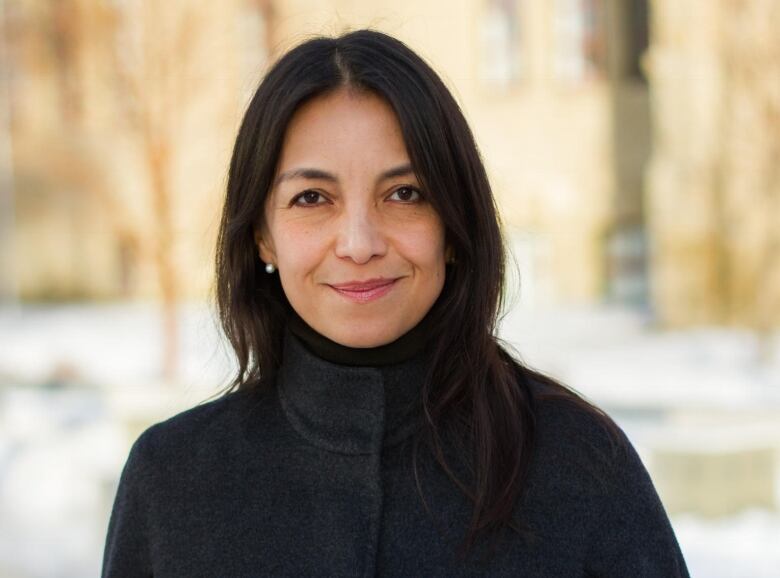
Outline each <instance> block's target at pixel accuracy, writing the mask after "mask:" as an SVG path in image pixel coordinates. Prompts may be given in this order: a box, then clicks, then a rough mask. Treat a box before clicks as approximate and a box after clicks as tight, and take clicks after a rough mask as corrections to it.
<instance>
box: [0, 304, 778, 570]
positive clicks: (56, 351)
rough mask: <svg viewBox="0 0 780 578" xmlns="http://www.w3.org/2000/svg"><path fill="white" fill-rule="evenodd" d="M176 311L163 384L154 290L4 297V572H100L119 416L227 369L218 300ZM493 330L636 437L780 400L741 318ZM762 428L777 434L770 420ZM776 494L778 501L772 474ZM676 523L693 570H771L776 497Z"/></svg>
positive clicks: (206, 384)
mask: <svg viewBox="0 0 780 578" xmlns="http://www.w3.org/2000/svg"><path fill="white" fill-rule="evenodd" d="M180 312H181V332H180V336H181V346H182V360H181V366H180V369H181V372H180V385H179V386H178V387H176V388H170V387H167V388H166V387H165V386H164V385H162V383H161V380H160V378H159V370H158V368H159V366H160V358H159V352H160V351H161V346H160V344H161V336H160V326H161V323H160V320H159V316H158V309H157V307H156V306H154V305H144V304H133V305H125V304H119V305H103V306H96V305H73V306H58V307H35V308H22V309H10V308H7V309H0V576H3V577H8V578H37V577H50V576H58V577H64V578H70V577H73V578H75V577H82V576H90V575H97V574H98V573H99V566H100V558H101V555H102V545H103V540H104V536H105V530H106V525H107V523H108V513H109V511H110V507H111V503H112V501H113V495H114V492H115V489H116V482H117V478H118V474H119V471H120V469H121V467H122V464H123V463H124V459H125V458H126V456H127V451H128V449H129V445H130V443H131V442H132V441H133V437H134V435H137V432H136V431H133V430H132V429H128V423H129V421H132V420H136V421H138V420H140V423H142V422H143V421H144V419H146V420H147V421H152V420H156V419H158V418H160V419H161V418H162V417H166V416H167V415H172V414H173V413H176V412H177V411H179V410H181V409H185V408H186V407H190V406H192V405H195V404H196V403H198V402H200V401H202V400H205V399H206V398H208V397H209V396H211V395H213V394H215V393H216V392H217V390H218V388H219V387H220V386H223V385H224V384H225V383H226V380H227V379H228V377H229V376H230V372H231V370H232V362H231V360H230V356H229V355H228V353H227V351H228V350H227V348H226V346H225V345H224V344H223V343H222V342H221V341H220V339H219V333H218V331H217V329H216V325H215V322H214V318H213V315H212V314H211V313H210V312H209V311H208V310H207V309H206V308H205V307H199V306H194V305H192V306H182V307H181V308H180ZM501 334H502V336H503V337H504V338H505V339H506V340H508V341H509V342H510V343H512V344H514V346H515V348H516V350H517V352H518V353H519V355H520V356H521V358H522V359H523V360H524V361H525V362H526V363H528V364H530V365H532V366H533V367H535V368H538V369H541V370H543V371H545V372H547V373H550V374H552V375H554V376H555V377H558V378H559V379H562V380H563V381H564V382H566V383H567V384H568V385H570V386H573V387H574V388H575V389H577V390H578V391H580V392H582V393H583V394H585V395H586V396H587V397H589V398H590V399H592V400H593V401H596V402H597V403H599V404H600V405H602V406H603V407H605V408H615V411H616V413H615V416H616V419H618V422H619V423H620V424H621V426H623V427H624V429H625V431H626V432H627V433H628V435H629V437H631V439H632V441H633V442H635V443H636V444H637V446H638V447H640V449H641V442H643V440H644V436H645V434H646V431H647V428H648V427H650V426H648V424H651V425H652V427H653V428H656V429H658V427H659V423H660V422H657V420H656V422H657V423H656V422H652V419H651V420H649V421H647V420H645V421H641V420H637V419H635V417H632V416H634V415H635V414H634V413H632V412H636V410H646V409H648V408H649V409H652V410H653V411H655V412H658V411H671V410H674V411H690V410H692V409H695V410H697V411H700V412H701V411H704V412H707V411H713V412H716V411H719V412H724V411H728V412H731V413H732V414H734V415H736V416H738V415H739V414H740V412H745V415H748V412H750V411H752V410H756V409H760V410H761V411H763V412H772V411H778V412H780V340H776V341H775V345H774V349H773V351H774V355H773V357H771V359H770V360H769V362H768V363H765V364H764V365H757V364H756V362H755V358H756V350H757V342H756V340H755V338H754V337H753V336H752V335H751V334H750V333H748V332H745V331H735V330H724V329H718V328H711V329H701V330H694V331H675V332H659V331H657V330H654V329H653V328H652V327H651V326H650V325H649V324H648V320H647V319H646V318H645V317H644V316H643V315H641V314H638V313H636V312H633V311H630V310H622V309H615V308H598V307H596V308H580V309H569V310H563V309H559V310H555V309H541V308H539V309H536V310H534V311H531V310H528V309H522V308H515V309H514V310H513V311H512V313H511V314H510V315H508V316H507V318H506V319H505V320H504V323H503V324H502V326H501ZM645 414H646V415H653V413H652V412H647V411H646V412H645ZM775 415H780V413H777V414H775ZM643 419H644V418H643ZM735 419H736V418H735ZM122 421H124V423H122ZM778 421H780V420H778ZM651 422H652V423H651ZM133 426H134V427H139V424H138V423H134V424H133ZM720 429H723V428H720ZM724 431H725V430H724ZM728 431H730V430H728ZM767 431H769V430H767ZM725 435H726V436H729V435H730V434H728V433H727V434H725ZM767 435H773V436H774V435H775V434H774V433H771V434H767ZM769 442H770V443H773V444H775V447H778V448H780V434H778V436H777V438H773V439H771V440H769ZM696 443H698V442H696ZM775 470H776V471H775V477H776V480H777V481H778V484H780V472H778V471H777V468H775ZM777 496H778V499H777V500H776V504H775V505H776V506H777V504H780V488H778V491H777ZM672 522H673V525H674V526H675V531H676V533H677V536H678V539H679V541H680V544H681V547H682V549H683V552H684V554H685V556H686V560H687V562H688V565H689V568H690V570H691V575H692V576H703V577H712V578H726V577H732V576H733V577H739V578H751V577H755V578H759V577H769V576H775V577H776V576H780V572H777V571H776V568H780V514H778V512H777V507H776V508H775V510H773V511H767V510H747V511H743V512H742V513H740V514H737V515H733V516H729V517H725V518H716V519H712V520H708V519H704V518H701V517H699V516H695V515H692V514H680V515H676V516H673V518H672ZM42 553H45V555H42Z"/></svg>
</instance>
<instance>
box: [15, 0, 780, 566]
mask: <svg viewBox="0 0 780 578" xmlns="http://www.w3.org/2000/svg"><path fill="white" fill-rule="evenodd" d="M365 26H370V27H373V28H377V29H380V30H383V31H386V32H388V33H390V34H393V35H395V36H397V37H399V38H400V39H402V40H404V41H406V42H407V43H408V44H409V45H410V46H411V47H412V48H414V49H415V50H417V51H418V52H419V53H420V54H421V55H423V56H424V57H425V58H426V59H427V60H428V61H429V62H430V63H431V64H432V65H433V66H434V68H436V70H437V71H439V72H440V73H441V75H442V76H443V78H444V80H445V82H446V83H447V84H448V86H449V87H450V88H451V90H452V91H453V93H454V94H455V95H456V98H457V99H458V100H459V102H460V103H461V105H462V107H463V109H464V111H465V114H466V116H467V118H468V119H469V121H470V123H471V125H472V128H473V130H474V132H475V135H476V138H477V141H478V143H479V146H480V149H481V152H482V154H483V157H484V160H485V163H486V165H487V168H488V170H489V173H490V176H491V179H492V182H493V185H494V188H495V193H496V196H497V199H498V203H499V205H500V209H501V211H502V216H503V219H504V224H505V229H506V234H507V238H508V240H509V241H510V243H509V244H510V246H511V249H512V259H513V263H514V266H513V268H512V278H511V283H510V291H509V295H508V298H509V299H508V305H507V308H506V312H505V313H506V315H505V317H504V319H503V321H502V324H501V335H502V337H503V338H504V339H505V340H506V341H507V342H508V343H510V344H512V345H513V346H514V348H515V349H516V351H517V353H518V355H519V356H520V357H521V358H522V359H523V360H524V361H525V362H526V363H527V364H529V365H532V366H533V367H535V368H537V369H540V370H542V371H545V372H547V373H550V374H552V375H554V376H555V377H557V378H559V379H561V380H563V381H564V382H565V383H567V384H569V385H570V386H572V387H574V388H575V389H576V390H577V391H579V392H580V393H582V394H583V395H585V396H586V397H587V398H589V399H590V400H592V401H594V402H596V403H597V404H599V405H600V406H602V407H603V408H605V409H606V410H607V411H608V412H609V413H610V414H611V415H612V416H613V417H615V419H616V420H617V421H618V423H619V424H620V425H621V427H623V428H624V430H625V431H626V433H627V434H628V435H629V437H630V438H631V440H632V442H633V443H634V444H635V446H636V447H637V449H638V450H639V452H640V454H641V456H642V458H643V460H644V461H645V464H646V465H647V467H648V469H649V471H650V473H651V475H652V477H653V480H654V482H655V484H656V487H657V489H658V491H659V494H660V495H661V498H662V500H663V502H664V505H665V507H666V509H667V511H668V513H669V515H670V517H671V519H672V522H673V525H674V527H675V531H676V533H677V536H678V539H679V540H680V544H681V547H682V549H683V553H684V554H685V556H686V559H687V562H688V565H689V568H690V570H691V574H692V575H693V576H705V577H726V576H734V577H740V578H745V577H759V576H761V577H764V576H767V577H768V576H775V577H776V576H778V575H779V574H778V570H777V569H778V568H780V513H779V512H778V506H779V505H780V465H778V464H779V462H780V34H778V32H777V31H778V30H780V2H777V1H776V0H719V1H712V0H396V1H395V2H392V3H387V2H382V1H380V0H331V1H324V0H284V1H282V0H222V1H221V2H205V1H200V2H198V1H194V0H192V1H185V0H168V1H166V2H156V1H154V0H0V303H1V304H0V576H2V577H3V578H33V577H54V576H56V577H74V578H75V577H82V576H95V575H97V574H98V573H99V568H100V562H101V556H102V547H103V540H104V537H105V532H106V527H107V524H108V516H109V513H110V508H111V504H112V501H113V498H114V493H115V491H116V484H117V480H118V476H119V472H120V470H121V467H122V465H123V463H124V460H125V459H126V457H127V452H128V450H129V447H130V444H131V443H132V442H133V441H134V439H135V438H136V437H137V436H138V434H139V433H140V432H141V431H142V430H143V429H145V428H146V427H147V426H148V425H150V424H151V423H153V422H156V421H160V420H162V419H165V418H167V417H169V416H171V415H173V414H175V413H177V412H179V411H181V410H183V409H186V408H188V407H192V406H193V405H196V404H198V403H200V402H203V401H206V400H208V399H212V398H213V397H214V396H216V395H218V393H219V390H220V388H221V387H222V386H224V385H225V384H226V383H227V380H228V379H229V378H230V377H231V371H232V369H233V362H232V360H231V358H230V355H229V350H228V348H227V346H226V345H225V343H224V341H223V340H222V339H221V337H220V333H219V331H218V330H217V326H216V323H215V315H214V309H213V306H212V305H211V302H210V299H211V298H212V297H213V264H212V261H213V251H214V244H215V235H216V231H217V225H218V221H219V212H220V205H221V202H222V198H223V195H224V188H225V181H226V173H227V166H228V162H229V157H230V152H231V147H232V143H233V140H234V138H235V135H236V131H237V128H238V123H239V122H240V119H241V115H242V113H243V111H244V109H245V107H246V105H247V103H248V100H249V98H250V97H251V95H252V93H253V91H254V89H255V87H256V86H257V83H258V82H259V80H260V79H261V78H262V75H263V73H264V71H265V70H266V69H267V68H268V66H269V63H271V62H273V59H274V58H276V57H277V56H278V55H279V54H280V53H282V52H284V51H285V50H287V49H289V48H291V47H292V46H294V45H295V44H297V43H298V42H300V41H302V40H304V39H306V38H308V37H310V36H311V35H316V34H337V33H340V32H343V31H346V30H349V29H354V28H360V27H365Z"/></svg>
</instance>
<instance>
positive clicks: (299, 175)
mask: <svg viewBox="0 0 780 578" xmlns="http://www.w3.org/2000/svg"><path fill="white" fill-rule="evenodd" d="M412 174H414V170H412V165H410V164H409V163H406V164H403V165H398V166H397V167H393V168H391V169H388V170H386V171H384V172H383V173H382V174H380V175H379V177H378V178H377V182H378V183H379V182H382V181H385V180H387V179H392V178H395V177H405V176H407V175H412ZM292 179H308V180H320V181H331V182H333V183H337V182H338V181H339V179H338V177H337V176H336V175H334V174H333V173H329V172H328V171H323V170H321V169H314V168H305V167H304V168H297V169H290V170H289V171H284V172H283V173H281V174H280V175H279V176H278V177H276V180H275V181H274V186H277V185H278V184H280V183H282V182H284V181H289V180H292Z"/></svg>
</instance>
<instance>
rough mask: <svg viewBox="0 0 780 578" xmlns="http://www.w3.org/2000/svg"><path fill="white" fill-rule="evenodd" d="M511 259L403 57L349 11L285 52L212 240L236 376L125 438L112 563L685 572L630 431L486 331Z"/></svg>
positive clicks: (263, 89)
mask: <svg viewBox="0 0 780 578" xmlns="http://www.w3.org/2000/svg"><path fill="white" fill-rule="evenodd" d="M503 259H504V251H503V247H502V239H501V234H500V229H499V223H498V218H497V215H496V210H495V206H494V201H493V197H492V194H491V190H490V186H489V184H488V180H487V177H486V175H485V170H484V167H483V165H482V162H481V160H480V157H479V154H478V152H477V148H476V145H475V143H474V139H473V137H472V135H471V132H470V130H469V128H468V126H467V124H466V121H465V120H464V118H463V115H462V113H461V111H460V110H459V108H458V106H457V104H456V103H455V101H454V100H453V98H452V96H451V95H450V93H449V92H448V91H447V89H446V88H445V86H444V85H443V83H442V82H441V80H440V79H439V78H438V77H437V76H436V74H435V73H434V72H433V71H432V70H431V69H430V68H429V67H428V66H427V65H426V64H425V63H424V62H423V61H422V60H421V59H420V58H419V57H418V56H417V55H416V54H414V53H413V52H412V51H411V50H410V49H409V48H407V47H406V46H405V45H403V44H402V43H400V42H399V41H397V40H395V39H393V38H391V37H389V36H387V35H384V34H381V33H379V32H373V31H357V32H353V33H349V34H346V35H344V36H341V37H339V38H335V39H332V38H319V39H314V40H310V41H307V42H305V43H303V44H302V45H300V46H298V47H296V48H295V49H293V50H292V51H290V52H289V53H287V54H286V55H285V56H283V57H282V58H281V59H280V60H279V61H278V62H277V63H276V64H275V65H274V66H273V68H272V69H271V70H270V72H269V73H268V75H267V76H266V78H265V79H264V80H263V82H262V83H261V84H260V86H259V88H258V89H257V92H256V94H255V95H254V98H253V99H252V101H251V103H250V105H249V108H248V110H247V112H246V115H245V117H244V119H243V122H242V124H241V128H240V131H239V134H238V138H237V140H236V144H235V148H234V152H233V157H232V161H231V164H230V173H229V179H228V186H227V198H226V201H225V206H224V212H223V215H222V222H221V227H220V232H219V239H218V245H217V301H218V307H219V311H220V316H221V321H222V326H223V329H224V331H225V333H226V335H227V337H228V339H229V340H230V343H231V345H232V347H233V349H234V350H235V353H236V356H237V359H238V365H239V369H238V373H237V375H236V376H235V378H234V380H233V382H232V383H231V384H230V387H229V390H228V392H227V393H226V395H224V396H222V397H221V398H219V399H217V400H215V401H212V402H209V403H206V404H203V405H201V406H199V407H196V408H194V409H191V410H189V411H186V412H184V413H182V414H180V415H178V416H175V417H173V418H171V419H170V420H168V421H166V422H163V423H160V424H157V425H155V426H152V427H151V428H149V429H148V430H147V431H146V432H144V434H142V435H141V437H140V438H139V439H138V440H137V441H136V443H135V444H134V446H133V448H132V450H131V453H130V456H129V458H128V461H127V464H126V465H125V469H124V471H123V473H122V477H121V480H120V484H119V489H118V492H117V497H116V502H115V506H114V511H113V513H112V516H111V521H110V524H109V529H108V538H107V542H106V549H105V556H104V566H103V576H188V577H192V576H313V575H326V576H372V575H376V574H383V575H389V576H448V577H452V576H463V575H475V574H480V575H489V576H535V577H539V576H584V575H592V576H621V577H623V576H659V577H660V576H663V577H669V576H687V570H686V567H685V563H684V560H683V557H682V555H681V553H680V549H679V546H678V544H677V541H676V539H675V536H674V533H673V531H672V528H671V526H670V524H669V520H668V518H667V516H666V513H665V511H664V509H663V506H662V505H661V503H660V501H659V499H658V496H657V494H656V491H655V489H654V488H653V485H652V482H651V480H650V478H649V476H648V474H647V471H646V470H645V468H644V466H643V465H642V462H641V461H640V459H639V458H638V456H637V454H636V452H635V451H634V449H633V448H632V446H631V444H630V443H629V442H628V440H627V439H626V438H625V436H624V434H623V432H622V431H621V430H620V428H618V427H617V426H616V425H615V424H614V422H613V421H612V420H611V419H609V417H607V416H606V415H605V414H604V413H603V412H601V411H600V410H598V409H597V408H595V407H593V406H591V405H589V404H588V403H586V402H585V401H584V400H583V399H581V398H580V397H578V396H577V395H576V394H575V393H573V392H572V391H570V390H569V389H567V388H566V387H564V386H563V385H561V384H558V383H556V382H555V381H554V380H552V379H550V378H548V377H545V376H544V375H541V374H539V373H536V372H534V371H532V370H531V369H529V368H527V367H524V366H523V365H521V364H520V363H518V362H517V361H516V360H514V359H513V358H512V357H511V356H510V355H509V354H508V353H507V352H506V351H505V350H504V349H502V347H501V346H500V345H499V344H498V343H497V340H496V338H495V337H494V335H493V333H494V328H495V322H496V315H497V311H498V310H499V305H500V299H501V295H502V286H503V276H504V260H503Z"/></svg>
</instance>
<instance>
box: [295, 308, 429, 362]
mask: <svg viewBox="0 0 780 578" xmlns="http://www.w3.org/2000/svg"><path fill="white" fill-rule="evenodd" d="M288 325H289V328H290V332H291V333H292V334H293V335H295V336H296V337H297V338H298V339H300V340H301V342H303V344H304V345H305V346H306V348H307V349H309V351H311V352H312V353H314V354H315V355H317V356H318V357H321V358H322V359H325V360H326V361H330V362H331V363H336V364H339V365H351V366H384V365H393V364H397V363H402V362H404V361H407V360H409V359H411V358H413V357H415V356H416V355H417V354H419V353H422V352H423V351H424V349H425V345H426V343H427V339H428V336H429V335H430V317H429V315H426V316H425V317H424V318H423V319H422V321H420V322H419V323H418V324H417V325H415V326H414V327H413V328H412V329H410V330H409V331H408V332H406V333H405V334H403V335H402V336H401V337H399V338H398V339H396V340H395V341H392V342H391V343H387V344H385V345H380V346H378V347H366V348H361V347H347V346H346V345H342V344H340V343H337V342H335V341H333V340H331V339H329V338H327V337H325V336H324V335H322V334H321V333H319V332H317V331H315V330H314V329H313V328H312V327H311V326H310V325H309V324H308V323H306V322H305V321H304V320H303V319H302V318H301V317H300V316H299V315H298V314H297V313H295V311H291V312H290V318H289V323H288Z"/></svg>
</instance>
